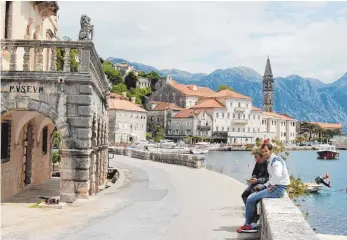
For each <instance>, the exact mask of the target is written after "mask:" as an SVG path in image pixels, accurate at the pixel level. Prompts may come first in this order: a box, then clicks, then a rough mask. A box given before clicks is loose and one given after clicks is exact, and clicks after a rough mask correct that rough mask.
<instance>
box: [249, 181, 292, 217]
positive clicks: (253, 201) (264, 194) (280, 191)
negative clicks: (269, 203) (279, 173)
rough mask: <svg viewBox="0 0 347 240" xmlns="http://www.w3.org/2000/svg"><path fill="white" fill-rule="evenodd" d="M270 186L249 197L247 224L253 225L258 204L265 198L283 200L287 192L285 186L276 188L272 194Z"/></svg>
mask: <svg viewBox="0 0 347 240" xmlns="http://www.w3.org/2000/svg"><path fill="white" fill-rule="evenodd" d="M269 188H270V186H269V187H268V188H267V189H264V190H262V191H260V192H256V193H252V194H251V195H249V197H248V198H247V201H246V224H251V223H252V219H253V217H254V212H255V210H256V206H257V203H258V202H259V201H260V200H261V199H263V198H281V197H283V196H284V193H285V191H286V187H285V186H278V185H276V186H275V187H274V190H273V191H272V192H269V190H268V189H269Z"/></svg>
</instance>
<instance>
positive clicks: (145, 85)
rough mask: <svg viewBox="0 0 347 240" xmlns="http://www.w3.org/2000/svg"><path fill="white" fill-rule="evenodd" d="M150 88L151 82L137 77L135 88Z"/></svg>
mask: <svg viewBox="0 0 347 240" xmlns="http://www.w3.org/2000/svg"><path fill="white" fill-rule="evenodd" d="M150 86H151V80H149V79H148V78H145V77H140V76H137V82H136V88H148V87H150Z"/></svg>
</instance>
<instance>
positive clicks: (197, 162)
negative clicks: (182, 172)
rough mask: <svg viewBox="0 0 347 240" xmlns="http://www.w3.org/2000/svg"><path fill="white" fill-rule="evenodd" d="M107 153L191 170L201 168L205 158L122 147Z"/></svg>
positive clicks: (112, 148)
mask: <svg viewBox="0 0 347 240" xmlns="http://www.w3.org/2000/svg"><path fill="white" fill-rule="evenodd" d="M108 151H109V153H114V154H117V155H126V156H129V157H132V158H138V159H143V160H152V161H156V162H162V163H169V164H176V165H182V166H187V167H193V168H201V167H202V166H203V165H204V161H205V157H204V156H203V155H201V156H197V155H191V154H178V153H162V152H160V153H159V152H148V151H144V150H138V149H129V148H123V147H110V148H109V149H108Z"/></svg>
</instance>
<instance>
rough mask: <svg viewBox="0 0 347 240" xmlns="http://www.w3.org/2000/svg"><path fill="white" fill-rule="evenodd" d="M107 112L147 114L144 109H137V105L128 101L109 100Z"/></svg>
mask: <svg viewBox="0 0 347 240" xmlns="http://www.w3.org/2000/svg"><path fill="white" fill-rule="evenodd" d="M108 106H109V110H127V111H135V112H147V111H146V110H145V109H143V108H141V107H139V106H138V105H137V104H134V103H132V102H131V101H128V100H123V99H116V98H110V99H108Z"/></svg>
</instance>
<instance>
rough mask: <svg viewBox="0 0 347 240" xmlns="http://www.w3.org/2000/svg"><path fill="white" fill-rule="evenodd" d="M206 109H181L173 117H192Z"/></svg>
mask: <svg viewBox="0 0 347 240" xmlns="http://www.w3.org/2000/svg"><path fill="white" fill-rule="evenodd" d="M202 111H204V110H202V109H191V108H189V109H183V110H182V111H179V112H178V113H176V114H175V115H174V116H173V117H172V118H190V117H193V116H194V115H195V114H197V113H200V112H202Z"/></svg>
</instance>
